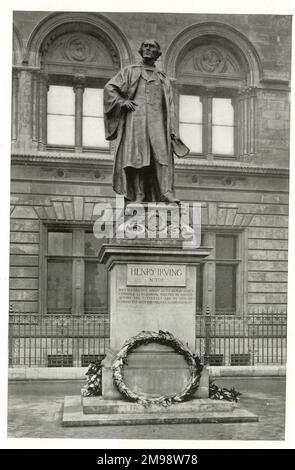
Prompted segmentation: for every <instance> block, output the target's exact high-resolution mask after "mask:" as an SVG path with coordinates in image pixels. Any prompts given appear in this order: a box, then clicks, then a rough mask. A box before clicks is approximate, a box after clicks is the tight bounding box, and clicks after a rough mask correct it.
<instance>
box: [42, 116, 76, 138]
mask: <svg viewBox="0 0 295 470" xmlns="http://www.w3.org/2000/svg"><path fill="white" fill-rule="evenodd" d="M47 143H48V144H52V145H75V117H74V116H61V115H57V114H48V117H47Z"/></svg>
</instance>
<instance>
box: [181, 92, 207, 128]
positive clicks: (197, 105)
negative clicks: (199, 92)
mask: <svg viewBox="0 0 295 470" xmlns="http://www.w3.org/2000/svg"><path fill="white" fill-rule="evenodd" d="M179 121H180V122H190V123H195V124H202V122H203V105H202V103H201V100H200V96H192V95H180V96H179Z"/></svg>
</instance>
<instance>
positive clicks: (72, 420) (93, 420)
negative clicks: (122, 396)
mask: <svg viewBox="0 0 295 470" xmlns="http://www.w3.org/2000/svg"><path fill="white" fill-rule="evenodd" d="M88 399H89V398H88ZM94 399H95V401H96V405H94V408H93V409H92V410H91V406H92V405H89V404H88V401H87V400H86V401H84V399H83V404H84V407H85V409H87V407H88V411H94V410H97V409H101V408H98V407H100V406H104V403H105V402H106V400H104V399H103V398H100V397H95V398H94ZM197 402H203V403H200V404H199V405H198V404H197ZM206 402H207V403H206ZM209 402H210V403H209ZM98 403H101V404H99V405H98ZM122 403H124V404H123V405H121V404H119V403H118V402H117V400H114V401H113V404H112V403H111V402H110V401H108V403H107V407H104V410H105V411H106V410H108V411H111V410H112V412H109V413H96V412H95V413H91V414H86V413H84V412H83V405H82V402H81V397H80V396H70V397H65V401H64V410H63V417H62V424H63V426H103V425H106V426H110V425H121V426H122V425H132V424H134V425H135V424H168V423H170V424H179V423H188V424H189V423H243V422H244V423H246V422H255V421H258V417H257V416H256V415H254V414H253V413H250V412H249V411H247V410H243V409H241V408H239V407H237V406H234V405H233V404H232V403H225V402H224V403H223V402H222V403H220V402H217V401H214V400H209V399H208V400H192V401H189V402H185V403H179V404H177V405H172V406H169V407H167V408H163V409H162V408H161V410H160V411H157V412H155V411H150V410H149V409H145V408H144V407H142V410H141V411H140V412H139V411H138V409H137V410H136V411H135V412H134V408H133V405H134V403H129V402H123V401H122ZM193 404H194V406H193ZM126 405H127V406H126ZM135 405H136V404H135ZM230 405H231V406H232V407H230ZM122 406H123V408H122ZM128 406H130V408H129V410H128ZM138 406H141V405H138ZM222 406H224V408H223V410H222V411H221V407H222ZM227 406H228V407H227ZM186 407H187V408H186ZM135 408H136V407H135ZM122 409H124V412H123V413H122V412H121V411H122ZM101 410H102V409H101Z"/></svg>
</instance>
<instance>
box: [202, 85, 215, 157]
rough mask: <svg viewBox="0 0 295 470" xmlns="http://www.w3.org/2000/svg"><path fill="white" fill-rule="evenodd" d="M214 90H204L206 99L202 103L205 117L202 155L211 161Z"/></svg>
mask: <svg viewBox="0 0 295 470" xmlns="http://www.w3.org/2000/svg"><path fill="white" fill-rule="evenodd" d="M214 91H215V89H211V88H210V89H207V90H206V92H207V93H206V99H205V100H204V101H203V106H205V109H204V111H205V112H204V116H205V117H206V119H207V121H206V122H205V123H204V143H203V145H205V146H206V147H205V148H204V154H205V156H206V158H207V160H213V153H212V102H213V96H214Z"/></svg>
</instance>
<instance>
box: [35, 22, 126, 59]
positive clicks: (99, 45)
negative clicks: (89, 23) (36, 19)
mask: <svg viewBox="0 0 295 470" xmlns="http://www.w3.org/2000/svg"><path fill="white" fill-rule="evenodd" d="M69 28H70V26H69V25H68V26H67V28H65V27H60V28H59V29H60V30H61V33H62V35H61V37H57V38H56V32H54V33H53V34H52V35H51V36H50V37H49V38H48V39H47V40H46V42H45V44H43V45H42V54H43V62H45V63H50V64H55V65H59V64H60V63H64V64H68V65H69V66H75V65H78V66H80V65H84V66H85V65H91V66H97V67H102V66H109V67H113V66H115V67H119V66H120V59H119V56H118V53H117V51H116V49H115V48H114V46H113V44H111V43H108V41H107V39H106V38H105V37H100V38H98V37H97V35H96V37H94V36H93V35H92V34H93V32H92V30H91V29H90V30H89V33H84V32H83V33H82V32H71V30H70V32H68V33H66V34H65V33H64V31H65V29H69ZM71 28H73V26H71Z"/></svg>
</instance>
